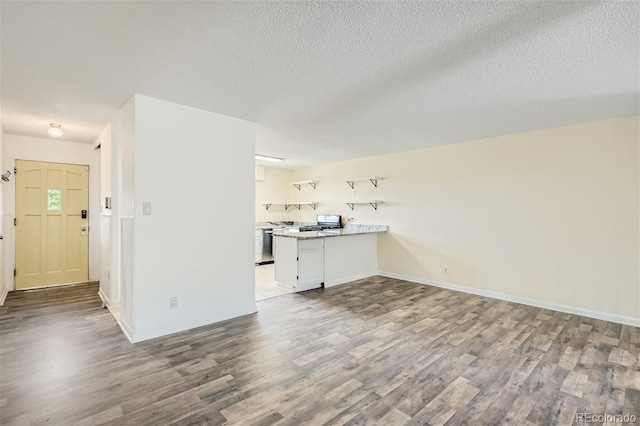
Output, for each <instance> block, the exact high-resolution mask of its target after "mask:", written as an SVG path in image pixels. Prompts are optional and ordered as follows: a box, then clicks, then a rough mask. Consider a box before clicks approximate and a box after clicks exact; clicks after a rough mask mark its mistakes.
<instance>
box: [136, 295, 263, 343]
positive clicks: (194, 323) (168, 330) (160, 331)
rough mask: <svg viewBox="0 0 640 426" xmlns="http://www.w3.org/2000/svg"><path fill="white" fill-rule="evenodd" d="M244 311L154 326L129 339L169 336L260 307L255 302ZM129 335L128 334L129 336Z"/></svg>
mask: <svg viewBox="0 0 640 426" xmlns="http://www.w3.org/2000/svg"><path fill="white" fill-rule="evenodd" d="M241 312H243V313H240V314H238V315H234V316H233V317H230V318H224V317H220V316H213V317H207V318H198V319H195V320H190V321H184V322H180V323H177V324H170V325H167V326H163V327H158V328H152V329H149V330H142V331H134V332H133V333H132V338H131V339H129V340H130V341H131V343H138V342H142V341H143V340H149V339H154V338H156V337H162V336H167V335H169V334H173V333H178V332H181V331H186V330H191V329H192V328H196V327H202V326H205V325H210V324H215V323H217V322H221V321H226V320H229V319H232V318H238V317H242V316H245V315H251V314H255V313H256V312H258V309H257V307H256V305H255V303H254V304H253V307H251V308H249V309H246V310H244V311H241ZM125 334H127V332H126V331H125ZM127 337H128V336H127Z"/></svg>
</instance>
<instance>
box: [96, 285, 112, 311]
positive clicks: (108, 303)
mask: <svg viewBox="0 0 640 426" xmlns="http://www.w3.org/2000/svg"><path fill="white" fill-rule="evenodd" d="M98 297H100V299H101V300H102V307H103V308H108V307H110V306H111V301H110V300H109V297H107V295H106V294H104V291H102V289H99V290H98Z"/></svg>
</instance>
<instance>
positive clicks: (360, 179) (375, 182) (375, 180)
mask: <svg viewBox="0 0 640 426" xmlns="http://www.w3.org/2000/svg"><path fill="white" fill-rule="evenodd" d="M382 179H383V178H381V177H379V176H365V177H357V178H348V179H343V182H347V185H349V186H350V187H351V189H353V188H354V187H355V183H356V182H364V181H367V180H368V181H369V182H371V183H372V184H373V186H375V187H376V188H377V187H378V181H379V180H382Z"/></svg>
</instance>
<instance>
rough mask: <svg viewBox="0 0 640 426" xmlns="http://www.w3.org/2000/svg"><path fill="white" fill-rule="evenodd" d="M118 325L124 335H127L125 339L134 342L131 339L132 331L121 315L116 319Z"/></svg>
mask: <svg viewBox="0 0 640 426" xmlns="http://www.w3.org/2000/svg"><path fill="white" fill-rule="evenodd" d="M118 325H119V326H120V329H121V330H122V332H123V333H124V335H125V336H126V337H127V340H129V343H134V341H133V331H131V328H130V327H129V325H128V324H127V322H126V321H125V320H124V319H123V318H122V315H121V316H120V319H119V320H118Z"/></svg>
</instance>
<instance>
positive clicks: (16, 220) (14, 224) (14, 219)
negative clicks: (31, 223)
mask: <svg viewBox="0 0 640 426" xmlns="http://www.w3.org/2000/svg"><path fill="white" fill-rule="evenodd" d="M17 224H18V219H16V218H15V217H14V218H13V226H16V225H17Z"/></svg>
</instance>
